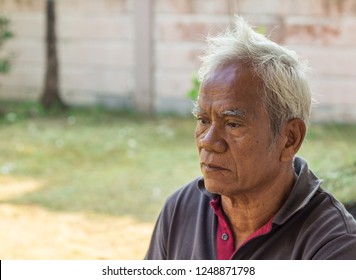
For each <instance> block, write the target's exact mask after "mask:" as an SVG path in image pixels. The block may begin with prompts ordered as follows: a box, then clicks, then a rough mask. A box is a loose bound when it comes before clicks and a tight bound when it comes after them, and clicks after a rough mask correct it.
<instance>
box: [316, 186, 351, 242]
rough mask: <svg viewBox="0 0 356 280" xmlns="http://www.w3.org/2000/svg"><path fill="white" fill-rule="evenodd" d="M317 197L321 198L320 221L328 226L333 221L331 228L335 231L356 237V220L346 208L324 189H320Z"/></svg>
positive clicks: (319, 201) (319, 200) (319, 204)
mask: <svg viewBox="0 0 356 280" xmlns="http://www.w3.org/2000/svg"><path fill="white" fill-rule="evenodd" d="M316 196H317V197H319V199H317V200H318V208H319V211H320V212H321V214H320V219H322V220H324V223H323V224H324V225H327V223H326V222H327V221H332V222H331V224H330V227H331V228H332V229H333V230H335V229H336V228H338V229H339V230H340V231H341V232H343V233H345V234H353V235H355V237H356V220H355V218H354V217H353V216H352V215H351V214H350V213H349V212H348V211H347V209H346V208H345V206H344V205H343V204H342V203H341V202H340V201H339V200H338V199H337V198H335V196H333V195H332V194H331V193H330V192H328V191H327V190H325V189H323V188H319V189H318V191H317V194H316Z"/></svg>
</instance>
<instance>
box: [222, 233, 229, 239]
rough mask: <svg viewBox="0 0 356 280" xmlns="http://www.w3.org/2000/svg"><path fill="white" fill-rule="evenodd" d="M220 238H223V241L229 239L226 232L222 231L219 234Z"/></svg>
mask: <svg viewBox="0 0 356 280" xmlns="http://www.w3.org/2000/svg"><path fill="white" fill-rule="evenodd" d="M221 239H222V240H224V241H226V240H228V239H229V235H228V234H227V233H223V234H222V235H221Z"/></svg>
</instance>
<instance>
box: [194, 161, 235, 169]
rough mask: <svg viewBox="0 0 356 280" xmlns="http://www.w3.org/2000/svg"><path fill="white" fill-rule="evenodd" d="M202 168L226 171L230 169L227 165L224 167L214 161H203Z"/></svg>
mask: <svg viewBox="0 0 356 280" xmlns="http://www.w3.org/2000/svg"><path fill="white" fill-rule="evenodd" d="M201 168H202V169H204V170H206V171H224V170H225V171H226V170H229V169H227V168H225V167H222V166H220V165H217V164H214V163H205V162H202V163H201Z"/></svg>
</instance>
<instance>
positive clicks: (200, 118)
mask: <svg viewBox="0 0 356 280" xmlns="http://www.w3.org/2000/svg"><path fill="white" fill-rule="evenodd" d="M197 122H198V123H199V124H201V125H206V124H208V123H209V122H208V120H206V119H205V118H202V117H197Z"/></svg>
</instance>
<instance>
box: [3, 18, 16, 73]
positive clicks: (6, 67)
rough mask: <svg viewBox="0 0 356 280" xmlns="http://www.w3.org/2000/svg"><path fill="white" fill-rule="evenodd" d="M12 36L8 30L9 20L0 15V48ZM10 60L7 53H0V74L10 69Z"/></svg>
mask: <svg viewBox="0 0 356 280" xmlns="http://www.w3.org/2000/svg"><path fill="white" fill-rule="evenodd" d="M12 37H13V34H12V32H11V31H10V21H9V19H7V18H6V17H4V16H2V15H0V50H1V49H2V47H3V45H4V43H5V42H6V41H7V40H9V39H10V38H12ZM10 60H11V57H10V56H9V55H4V54H2V53H0V74H5V73H7V72H9V71H10V66H11V64H10Z"/></svg>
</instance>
